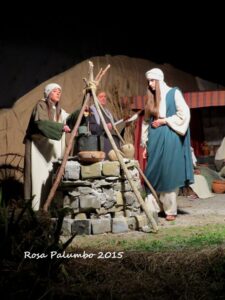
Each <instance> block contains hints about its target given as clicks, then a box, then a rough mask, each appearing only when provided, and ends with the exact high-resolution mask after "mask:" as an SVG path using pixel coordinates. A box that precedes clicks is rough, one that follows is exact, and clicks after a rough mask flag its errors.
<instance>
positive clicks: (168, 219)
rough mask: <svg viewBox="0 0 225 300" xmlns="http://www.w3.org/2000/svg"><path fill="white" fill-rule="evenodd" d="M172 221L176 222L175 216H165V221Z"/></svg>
mask: <svg viewBox="0 0 225 300" xmlns="http://www.w3.org/2000/svg"><path fill="white" fill-rule="evenodd" d="M174 220H176V216H174V215H168V216H166V221H174Z"/></svg>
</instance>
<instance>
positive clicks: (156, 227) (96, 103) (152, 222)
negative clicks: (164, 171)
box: [91, 88, 158, 232]
mask: <svg viewBox="0 0 225 300" xmlns="http://www.w3.org/2000/svg"><path fill="white" fill-rule="evenodd" d="M91 91H92V96H93V100H94V104H95V107H96V109H97V111H98V114H99V117H100V119H101V121H102V125H103V127H104V130H105V132H106V134H107V136H108V138H109V141H110V143H111V145H112V148H113V150H114V151H115V153H116V156H117V158H118V160H119V162H120V165H121V167H122V169H123V171H124V173H125V175H126V177H127V180H128V181H129V183H130V185H131V188H132V189H133V191H134V194H135V196H136V197H137V199H138V201H139V203H140V205H141V207H142V208H143V210H144V212H145V214H146V216H147V218H148V220H149V221H150V223H151V224H152V228H153V232H157V231H158V226H157V224H156V221H155V219H154V218H153V215H152V213H151V212H149V211H148V209H147V207H146V204H145V202H144V200H143V199H142V196H141V194H140V192H139V191H138V189H137V188H136V186H135V184H134V182H133V180H132V177H131V175H130V172H129V170H128V169H127V167H126V165H125V163H124V161H123V158H122V156H121V155H120V154H119V151H118V148H117V146H116V143H115V142H114V140H113V137H112V135H111V132H110V131H109V129H108V127H107V124H106V122H105V119H104V117H103V114H102V111H101V109H100V106H99V103H98V99H97V97H96V94H95V91H94V89H93V88H91Z"/></svg>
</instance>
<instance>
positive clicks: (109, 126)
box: [107, 123, 112, 131]
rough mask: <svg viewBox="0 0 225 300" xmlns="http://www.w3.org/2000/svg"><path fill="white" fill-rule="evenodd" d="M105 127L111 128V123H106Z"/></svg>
mask: <svg viewBox="0 0 225 300" xmlns="http://www.w3.org/2000/svg"><path fill="white" fill-rule="evenodd" d="M107 127H108V129H109V130H110V131H111V130H112V124H111V123H107Z"/></svg>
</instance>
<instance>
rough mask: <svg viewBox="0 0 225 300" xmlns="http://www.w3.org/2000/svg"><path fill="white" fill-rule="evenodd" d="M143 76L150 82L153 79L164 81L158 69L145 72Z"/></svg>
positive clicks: (161, 72)
mask: <svg viewBox="0 0 225 300" xmlns="http://www.w3.org/2000/svg"><path fill="white" fill-rule="evenodd" d="M145 76H146V78H147V79H148V80H150V79H155V80H159V81H163V80H164V74H163V71H162V70H160V69H158V68H154V69H151V70H149V71H147V72H146V73H145Z"/></svg>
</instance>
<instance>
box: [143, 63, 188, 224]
mask: <svg viewBox="0 0 225 300" xmlns="http://www.w3.org/2000/svg"><path fill="white" fill-rule="evenodd" d="M145 75H146V78H147V80H148V100H147V103H146V107H145V119H144V122H143V125H142V146H143V147H145V150H144V152H143V157H144V158H147V159H148V160H147V166H146V170H145V175H146V177H147V178H148V179H149V181H150V183H151V184H152V186H153V187H154V189H155V190H156V192H157V193H158V195H159V199H160V203H161V204H162V207H163V210H164V212H165V214H166V220H167V221H173V220H175V219H176V215H177V194H178V190H179V188H180V187H183V186H186V185H188V184H190V183H192V182H193V165H192V157H191V151H190V149H191V148H190V132H189V128H188V127H189V122H190V110H189V107H188V106H187V104H186V102H185V100H184V98H183V95H182V93H181V92H180V90H179V89H178V88H171V87H169V86H168V85H167V84H166V83H165V81H164V74H163V72H162V70H160V69H158V68H154V69H151V70H149V71H148V72H146V74H145ZM146 191H147V197H146V204H147V206H148V207H149V209H150V210H152V211H153V210H154V211H157V212H159V211H160V208H159V205H158V204H157V202H156V200H155V199H154V197H153V196H152V194H151V193H150V191H149V190H148V188H146Z"/></svg>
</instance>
